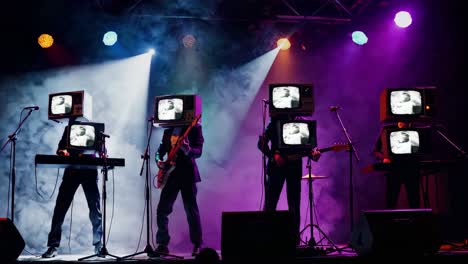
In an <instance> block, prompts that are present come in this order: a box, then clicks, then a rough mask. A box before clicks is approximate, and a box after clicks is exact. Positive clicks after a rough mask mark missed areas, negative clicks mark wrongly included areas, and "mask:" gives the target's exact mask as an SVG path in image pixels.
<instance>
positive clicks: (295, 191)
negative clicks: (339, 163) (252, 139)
mask: <svg viewBox="0 0 468 264" xmlns="http://www.w3.org/2000/svg"><path fill="white" fill-rule="evenodd" d="M284 119H285V120H301V119H302V118H301V117H294V116H288V115H276V116H274V117H273V116H272V117H270V122H269V124H268V126H267V128H266V129H265V132H264V136H263V135H262V136H260V137H259V140H258V143H257V147H258V149H259V150H260V151H261V152H262V153H264V154H265V155H266V156H267V157H268V162H267V170H266V172H267V178H266V183H265V204H264V211H267V212H269V211H270V212H271V211H276V207H277V205H278V201H279V198H280V195H281V191H282V189H283V185H284V182H285V181H286V193H287V200H288V209H289V211H290V212H291V215H292V217H293V221H294V230H295V231H296V244H297V245H299V243H300V234H299V229H300V220H301V216H300V209H301V204H300V203H301V180H302V156H300V155H289V154H287V153H283V152H282V151H281V150H280V149H279V147H278V140H279V138H280V137H281V135H278V130H277V129H276V127H275V124H276V122H277V121H279V120H284ZM291 135H298V137H297V138H296V139H295V140H294V142H293V143H296V142H302V140H303V139H302V138H303V137H302V138H301V136H300V133H299V128H298V127H297V126H296V127H292V128H290V131H289V135H287V136H291ZM310 156H311V158H312V160H314V161H318V160H319V158H320V156H321V153H320V151H319V150H318V148H314V149H312V150H311V152H310Z"/></svg>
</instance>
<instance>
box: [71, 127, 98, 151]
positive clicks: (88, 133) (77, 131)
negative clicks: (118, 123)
mask: <svg viewBox="0 0 468 264" xmlns="http://www.w3.org/2000/svg"><path fill="white" fill-rule="evenodd" d="M101 132H102V133H104V124H103V123H93V122H72V123H70V124H69V129H68V140H67V147H68V148H70V149H74V150H96V151H99V150H100V149H101V143H102V137H103V136H102V135H101Z"/></svg>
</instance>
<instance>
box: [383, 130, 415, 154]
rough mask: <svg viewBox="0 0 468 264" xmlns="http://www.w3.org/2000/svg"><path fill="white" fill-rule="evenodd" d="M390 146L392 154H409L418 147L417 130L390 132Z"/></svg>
mask: <svg viewBox="0 0 468 264" xmlns="http://www.w3.org/2000/svg"><path fill="white" fill-rule="evenodd" d="M390 147H391V150H392V153H393V154H411V153H416V152H417V151H418V149H419V134H418V132H417V131H394V132H392V133H390Z"/></svg>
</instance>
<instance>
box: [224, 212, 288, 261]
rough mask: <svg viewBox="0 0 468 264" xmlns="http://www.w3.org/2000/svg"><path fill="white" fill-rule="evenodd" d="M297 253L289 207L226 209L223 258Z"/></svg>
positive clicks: (271, 257)
mask: <svg viewBox="0 0 468 264" xmlns="http://www.w3.org/2000/svg"><path fill="white" fill-rule="evenodd" d="M295 253H296V235H295V230H294V225H293V219H292V216H291V214H290V213H289V212H288V211H276V212H263V211H260V212H257V211H250V212H223V214H222V227H221V257H222V259H223V262H229V263H232V262H236V263H241V262H245V261H248V260H251V259H256V260H294V257H295ZM239 261H241V262H239Z"/></svg>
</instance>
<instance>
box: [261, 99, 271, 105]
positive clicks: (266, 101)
mask: <svg viewBox="0 0 468 264" xmlns="http://www.w3.org/2000/svg"><path fill="white" fill-rule="evenodd" d="M262 101H263V102H264V103H265V104H269V103H270V101H268V100H267V99H262Z"/></svg>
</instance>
